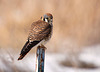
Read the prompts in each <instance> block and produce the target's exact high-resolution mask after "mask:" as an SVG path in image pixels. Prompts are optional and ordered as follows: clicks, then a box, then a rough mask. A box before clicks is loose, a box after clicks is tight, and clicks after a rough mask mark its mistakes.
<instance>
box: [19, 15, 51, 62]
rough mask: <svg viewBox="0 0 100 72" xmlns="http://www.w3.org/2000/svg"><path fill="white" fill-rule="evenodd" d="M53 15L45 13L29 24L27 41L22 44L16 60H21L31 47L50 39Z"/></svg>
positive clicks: (43, 43) (42, 44) (40, 44)
mask: <svg viewBox="0 0 100 72" xmlns="http://www.w3.org/2000/svg"><path fill="white" fill-rule="evenodd" d="M52 23H53V16H52V14H51V13H46V14H44V15H43V16H41V18H40V19H39V20H37V21H35V22H33V23H32V24H31V27H30V30H29V34H28V38H27V41H26V43H25V45H24V46H23V48H22V50H21V53H20V56H19V58H18V60H22V59H23V58H24V57H25V55H26V54H27V53H28V52H29V51H30V50H31V49H32V48H33V47H35V46H36V47H38V46H42V47H44V48H46V47H45V46H44V45H45V44H46V43H47V42H48V41H49V40H50V39H51V36H52V30H53V24H52Z"/></svg>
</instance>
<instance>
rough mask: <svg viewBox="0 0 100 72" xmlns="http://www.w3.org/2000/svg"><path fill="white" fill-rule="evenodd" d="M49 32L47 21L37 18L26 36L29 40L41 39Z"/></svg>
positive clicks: (49, 26)
mask: <svg viewBox="0 0 100 72" xmlns="http://www.w3.org/2000/svg"><path fill="white" fill-rule="evenodd" d="M50 32H51V25H50V24H48V23H47V22H44V21H42V20H39V21H37V22H34V23H33V24H32V25H31V29H30V32H29V36H28V38H29V40H30V41H41V40H43V39H44V38H45V37H47V36H48V34H50Z"/></svg>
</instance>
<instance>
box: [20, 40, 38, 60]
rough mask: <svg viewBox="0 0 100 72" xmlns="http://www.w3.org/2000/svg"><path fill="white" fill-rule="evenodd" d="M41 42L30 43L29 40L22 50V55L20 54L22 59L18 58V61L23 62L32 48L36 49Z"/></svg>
mask: <svg viewBox="0 0 100 72" xmlns="http://www.w3.org/2000/svg"><path fill="white" fill-rule="evenodd" d="M39 42H40V41H33V42H29V40H28V41H27V42H26V44H25V45H24V47H23V48H22V50H21V53H20V57H19V58H18V60H22V59H23V58H24V56H25V55H26V54H27V53H28V52H29V51H30V50H31V49H32V47H34V46H35V45H36V44H38V43H39Z"/></svg>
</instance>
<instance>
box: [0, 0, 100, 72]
mask: <svg viewBox="0 0 100 72" xmlns="http://www.w3.org/2000/svg"><path fill="white" fill-rule="evenodd" d="M45 13H51V14H52V15H53V17H54V19H53V26H54V28H53V36H52V38H51V40H50V41H49V42H48V43H47V44H46V47H47V50H46V53H47V55H46V56H47V57H46V59H47V61H46V69H45V71H46V72H63V71H65V72H100V68H99V67H100V53H99V51H100V46H99V45H100V0H0V65H1V66H0V67H1V68H0V71H1V72H7V71H10V72H21V71H27V72H29V71H30V72H32V71H34V70H35V69H34V68H35V67H34V66H35V62H34V60H35V58H34V57H35V55H34V54H35V51H36V49H32V51H31V52H30V54H28V56H26V58H25V59H24V60H22V61H17V58H18V56H19V54H20V51H21V49H22V47H23V45H24V44H25V42H26V40H27V36H28V30H29V28H30V25H31V24H32V22H34V21H37V20H39V19H40V17H41V16H42V15H44V14H45ZM33 52H34V54H33ZM30 57H31V59H30ZM55 57H57V58H56V59H55ZM57 60H59V61H57ZM81 60H82V62H80V61H81ZM48 61H49V62H51V63H49V62H48ZM83 61H84V62H83ZM52 62H53V63H54V64H53V63H52ZM56 62H58V63H56ZM50 64H51V65H50ZM27 66H28V69H27V70H26V69H25V68H26V67H27ZM22 68H23V69H22ZM87 68H88V69H87ZM81 69H82V70H81ZM91 69H92V71H91Z"/></svg>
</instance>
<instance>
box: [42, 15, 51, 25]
mask: <svg viewBox="0 0 100 72" xmlns="http://www.w3.org/2000/svg"><path fill="white" fill-rule="evenodd" d="M41 19H42V20H43V21H45V22H47V23H49V24H52V21H53V16H52V14H50V13H46V14H44V15H43V17H41Z"/></svg>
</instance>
